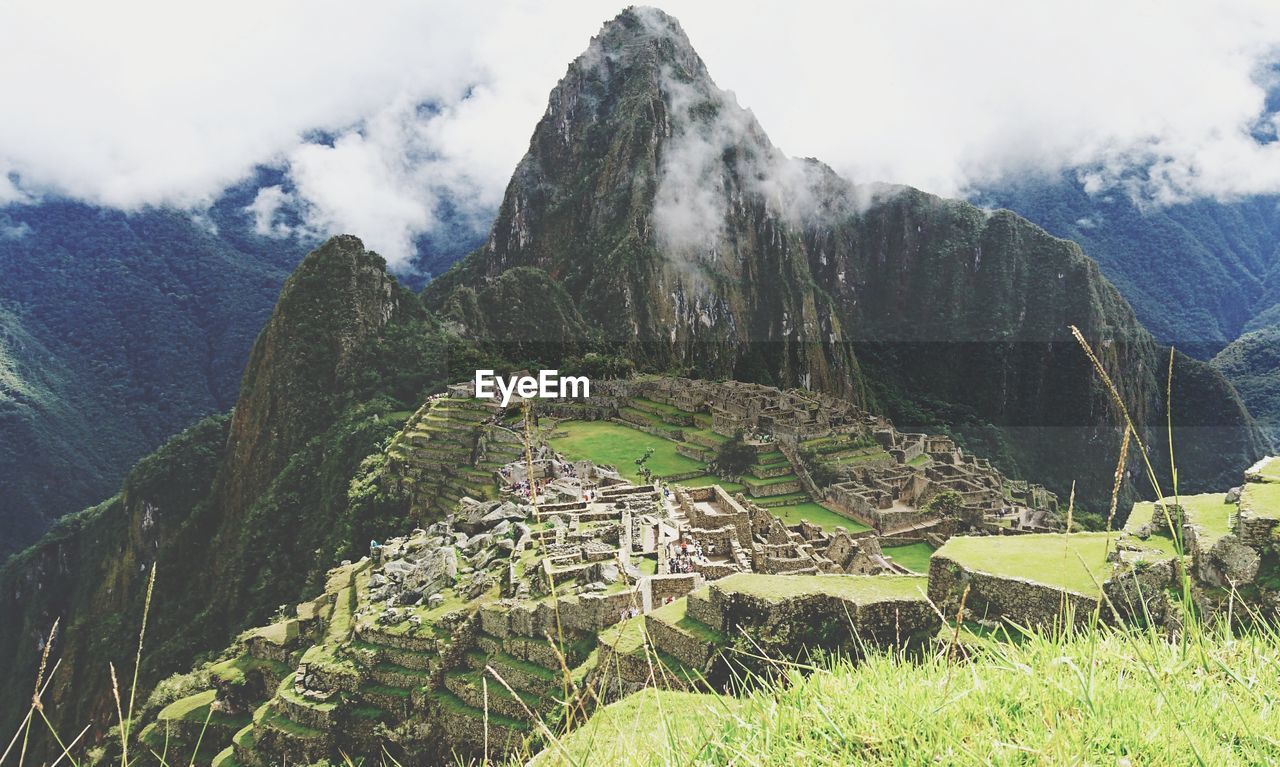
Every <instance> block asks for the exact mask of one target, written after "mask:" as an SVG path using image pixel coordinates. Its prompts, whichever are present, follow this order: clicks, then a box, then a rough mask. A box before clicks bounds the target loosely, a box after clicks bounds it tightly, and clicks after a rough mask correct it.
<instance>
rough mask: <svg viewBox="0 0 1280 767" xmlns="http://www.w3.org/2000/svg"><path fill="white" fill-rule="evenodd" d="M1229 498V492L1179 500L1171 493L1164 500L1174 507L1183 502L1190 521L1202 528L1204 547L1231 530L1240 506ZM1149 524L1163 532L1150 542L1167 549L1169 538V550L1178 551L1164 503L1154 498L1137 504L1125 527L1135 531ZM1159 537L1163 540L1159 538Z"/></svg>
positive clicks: (1202, 544) (1192, 496)
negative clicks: (1170, 530) (1156, 501)
mask: <svg viewBox="0 0 1280 767" xmlns="http://www.w3.org/2000/svg"><path fill="white" fill-rule="evenodd" d="M1226 501H1227V496H1226V494H1225V493H1204V494H1202V495H1183V496H1179V497H1178V498H1176V499H1175V498H1173V497H1172V496H1170V497H1168V498H1165V499H1164V503H1167V504H1169V505H1170V508H1172V505H1173V504H1175V503H1178V504H1181V505H1182V508H1183V510H1184V511H1185V512H1186V515H1187V522H1188V523H1190V524H1192V525H1195V526H1197V527H1198V528H1200V536H1201V537H1200V542H1201V546H1202V547H1204V548H1208V547H1210V546H1212V545H1213V542H1214V541H1216V540H1217V539H1219V538H1221V537H1222V536H1224V535H1226V534H1227V533H1229V532H1231V517H1232V515H1233V514H1235V511H1236V507H1235V504H1230V503H1227V502H1226ZM1145 524H1151V525H1152V527H1153V528H1155V529H1156V530H1158V531H1159V534H1158V535H1153V536H1151V538H1150V539H1148V541H1147V542H1148V543H1149V544H1150V545H1153V546H1155V547H1157V548H1161V549H1164V548H1165V542H1166V541H1167V544H1168V545H1167V548H1168V550H1169V553H1174V549H1173V536H1172V535H1171V534H1169V529H1168V528H1169V523H1168V520H1166V519H1165V510H1164V508H1162V507H1161V506H1160V504H1157V503H1154V502H1151V501H1146V502H1143V503H1136V504H1134V506H1133V512H1132V513H1131V514H1130V515H1129V521H1128V522H1126V523H1125V530H1127V531H1130V532H1133V531H1134V530H1137V529H1138V528H1139V527H1141V526H1142V525H1145ZM1157 538H1159V539H1161V540H1159V541H1157V540H1155V539H1157Z"/></svg>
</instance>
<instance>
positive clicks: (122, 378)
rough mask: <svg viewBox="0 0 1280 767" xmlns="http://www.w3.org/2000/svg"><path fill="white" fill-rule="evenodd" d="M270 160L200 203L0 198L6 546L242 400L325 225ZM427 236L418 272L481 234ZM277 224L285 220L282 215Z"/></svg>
mask: <svg viewBox="0 0 1280 767" xmlns="http://www.w3.org/2000/svg"><path fill="white" fill-rule="evenodd" d="M263 189H275V190H283V191H282V193H283V194H287V193H288V192H287V190H288V189H289V185H288V181H287V179H284V178H283V177H282V176H281V174H279V173H278V172H273V171H271V170H269V169H260V170H259V171H258V172H257V173H256V174H255V175H254V177H253V178H251V179H248V180H246V181H245V182H244V183H242V184H240V185H237V186H236V187H233V188H231V189H229V190H227V191H226V192H224V193H223V194H222V195H221V196H220V197H219V198H218V200H217V201H216V202H215V203H214V204H212V205H210V206H208V207H207V208H205V209H204V210H203V211H201V212H199V213H198V214H197V213H192V212H191V211H181V210H171V209H164V208H148V209H144V210H140V211H137V212H133V213H126V212H122V211H118V210H113V209H110V208H102V207H96V206H91V205H86V204H84V203H79V202H72V201H67V200H57V199H52V200H46V201H43V202H39V203H34V204H16V205H9V206H7V207H3V208H0V273H3V274H4V279H3V280H0V559H2V558H4V557H6V556H8V555H9V554H11V553H13V552H14V551H17V550H19V549H21V548H23V547H24V546H26V545H27V544H29V543H31V542H33V541H35V539H36V538H37V537H39V535H40V534H41V533H43V532H44V531H45V530H46V529H47V527H48V525H49V524H50V523H51V522H52V521H53V520H55V519H57V518H58V517H60V516H62V515H63V514H66V513H69V512H72V511H77V510H79V509H82V508H85V507H86V506H89V505H92V504H95V503H97V502H99V501H101V500H102V499H103V498H105V497H107V496H109V495H111V494H112V493H113V492H114V490H115V489H116V488H117V487H118V486H119V483H120V481H121V479H122V478H123V476H124V473H125V472H126V471H127V470H128V468H129V467H130V466H131V465H133V464H134V463H135V462H136V461H137V460H138V459H139V458H141V457H142V456H144V455H146V454H147V453H149V452H150V451H152V450H154V449H155V448H156V447H158V446H159V445H160V444H161V443H162V442H164V441H165V440H166V439H168V438H169V437H171V436H173V435H174V434H177V433H178V432H179V431H181V430H182V429H184V428H186V427H187V426H189V425H191V424H192V423H193V422H194V421H196V420H199V419H200V418H203V417H205V416H207V415H210V414H213V413H221V412H224V411H226V410H227V409H228V408H230V407H231V406H232V405H233V404H234V403H235V400H236V395H237V390H238V386H239V382H240V376H241V373H242V372H243V370H244V365H245V362H246V360H247V358H248V353H249V348H250V346H251V345H252V343H253V340H254V338H255V337H256V336H257V334H258V332H259V330H260V329H261V327H262V324H263V323H264V322H265V320H266V318H267V317H268V316H269V314H270V311H271V307H272V305H273V304H274V303H275V300H276V297H277V295H278V294H279V291H280V286H281V284H282V283H283V282H284V280H285V277H287V276H288V274H289V272H290V271H292V269H293V268H294V267H295V266H296V265H297V263H298V262H299V261H300V260H301V258H302V256H303V255H304V254H305V252H306V251H307V250H308V249H310V248H312V247H314V246H315V245H317V244H318V243H319V241H320V239H321V237H322V236H323V234H324V233H323V232H320V231H313V230H311V229H309V228H308V227H307V224H306V218H305V212H304V211H301V210H298V209H297V208H296V206H294V207H290V205H289V204H287V203H284V204H280V205H276V206H275V207H274V208H273V209H272V211H271V217H270V218H271V222H270V225H268V226H264V225H263V222H262V221H261V220H260V216H259V215H257V214H258V213H259V212H260V211H259V210H257V209H255V207H254V205H255V202H257V201H258V200H260V199H261V195H262V190H263ZM440 220H441V221H442V222H443V223H442V225H441V226H440V227H438V228H437V229H435V230H434V231H433V232H431V233H428V234H423V235H420V236H418V237H416V238H415V247H416V256H415V257H414V259H413V261H412V262H411V263H410V264H409V265H408V266H407V268H406V270H405V271H404V272H402V275H403V277H404V278H405V281H406V283H408V284H409V285H411V286H416V287H421V286H422V285H423V284H424V283H425V282H426V281H427V280H429V279H430V277H431V274H432V273H439V272H442V271H444V270H445V269H446V268H448V266H449V264H451V263H452V262H453V260H455V259H456V258H457V257H458V255H459V254H461V253H463V252H465V251H466V250H468V249H470V248H471V247H473V246H474V245H475V244H476V242H477V240H478V235H477V234H476V233H475V230H474V225H473V223H472V222H471V221H470V220H468V219H466V218H465V217H463V216H461V215H455V214H454V213H453V212H452V211H451V209H449V208H448V207H447V206H446V207H445V208H444V209H442V210H441V219H440ZM273 227H274V228H273Z"/></svg>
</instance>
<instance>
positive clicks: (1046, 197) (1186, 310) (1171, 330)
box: [974, 175, 1280, 359]
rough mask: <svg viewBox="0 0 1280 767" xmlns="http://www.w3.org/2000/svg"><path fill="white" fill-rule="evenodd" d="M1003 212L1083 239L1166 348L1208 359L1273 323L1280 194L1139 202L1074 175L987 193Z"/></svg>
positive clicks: (1278, 288)
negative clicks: (1088, 185) (1089, 186)
mask: <svg viewBox="0 0 1280 767" xmlns="http://www.w3.org/2000/svg"><path fill="white" fill-rule="evenodd" d="M974 202H975V203H977V204H980V205H983V206H987V207H1004V208H1009V209H1010V210H1013V211H1014V212H1016V213H1018V214H1019V215H1023V216H1026V217H1027V218H1028V219H1029V220H1031V221H1034V222H1035V223H1037V224H1039V225H1040V226H1043V227H1044V228H1045V229H1046V230H1048V231H1049V232H1051V233H1053V234H1055V235H1057V236H1059V237H1065V238H1067V239H1071V240H1074V241H1076V242H1078V243H1080V245H1081V246H1082V247H1083V248H1084V250H1085V252H1086V253H1088V254H1089V256H1090V257H1091V258H1093V259H1094V260H1096V261H1097V262H1098V265H1099V266H1100V267H1101V268H1102V272H1103V274H1105V275H1106V276H1107V278H1108V279H1109V280H1111V281H1112V282H1114V283H1115V285H1116V287H1117V288H1119V290H1120V292H1121V293H1122V294H1124V296H1125V299H1126V300H1128V302H1129V303H1130V304H1131V305H1132V306H1133V309H1134V312H1135V313H1136V314H1137V316H1138V319H1139V320H1141V321H1142V323H1143V325H1145V326H1146V327H1147V328H1148V329H1150V330H1151V332H1152V333H1153V334H1154V335H1155V336H1156V338H1157V339H1159V340H1160V341H1161V342H1163V343H1170V344H1174V345H1175V346H1177V347H1178V348H1179V349H1181V350H1182V351H1185V352H1187V353H1188V354H1191V355H1192V356H1196V357H1200V358H1202V359H1208V358H1209V357H1212V356H1213V355H1214V354H1216V353H1217V352H1218V351H1219V350H1221V349H1222V347H1224V346H1225V345H1227V344H1228V343H1230V342H1231V341H1233V340H1235V339H1236V338H1238V337H1239V336H1240V335H1241V334H1242V333H1244V332H1246V331H1248V330H1253V329H1256V328H1258V327H1262V326H1265V325H1269V324H1274V322H1275V318H1276V312H1277V311H1278V310H1277V308H1276V302H1277V298H1280V285H1277V284H1276V281H1277V280H1278V279H1280V271H1277V265H1280V245H1278V244H1277V243H1280V197H1276V196H1271V195H1266V196H1255V197H1247V198H1244V199H1241V200H1238V201H1235V202H1230V201H1228V202H1220V201H1217V200H1213V199H1200V200H1193V201H1188V202H1183V203H1178V204H1172V205H1156V204H1139V203H1138V202H1137V201H1135V200H1134V198H1133V197H1131V196H1130V195H1129V194H1127V193H1126V191H1125V190H1124V189H1120V188H1114V189H1110V190H1106V189H1104V190H1095V191H1092V192H1090V191H1086V189H1085V186H1084V184H1083V183H1082V182H1080V181H1079V180H1077V179H1076V178H1075V177H1074V175H1071V176H1064V177H1062V178H1060V179H1057V180H1051V181H1039V180H1035V179H1032V180H1029V181H1026V182H1023V183H1016V184H1009V185H1006V186H1004V187H1001V188H997V189H991V190H984V191H983V192H982V193H979V194H977V195H976V196H975V197H974Z"/></svg>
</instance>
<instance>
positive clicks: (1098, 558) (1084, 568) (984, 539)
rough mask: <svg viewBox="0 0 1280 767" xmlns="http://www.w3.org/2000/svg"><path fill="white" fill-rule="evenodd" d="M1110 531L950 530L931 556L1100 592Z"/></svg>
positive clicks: (1075, 589) (1108, 569) (968, 566)
mask: <svg viewBox="0 0 1280 767" xmlns="http://www.w3.org/2000/svg"><path fill="white" fill-rule="evenodd" d="M1116 537H1118V534H1115V533H1111V534H1108V533H1071V534H1064V533H1043V534H1036V535H1008V536H1006V535H989V536H963V535H961V536H956V537H954V538H952V539H951V540H949V541H947V542H946V544H945V545H944V546H943V547H942V548H940V549H938V551H937V556H939V557H943V558H945V559H950V560H951V561H953V562H955V563H957V564H959V565H960V566H961V567H964V568H965V569H967V570H973V571H977V572H983V573H989V574H991V575H1001V576H1005V577H1009V578H1022V579H1025V580H1029V581H1035V582H1037V583H1043V584H1044V585H1046V586H1050V587H1052V588H1060V589H1064V590H1067V591H1073V592H1076V593H1079V594H1085V595H1088V596H1094V597H1096V596H1098V595H1100V594H1101V592H1102V589H1101V586H1102V582H1103V581H1104V580H1106V579H1107V577H1108V576H1109V575H1110V573H1111V564H1110V563H1109V562H1107V551H1108V550H1109V545H1108V540H1110V541H1111V543H1114V539H1115V538H1116Z"/></svg>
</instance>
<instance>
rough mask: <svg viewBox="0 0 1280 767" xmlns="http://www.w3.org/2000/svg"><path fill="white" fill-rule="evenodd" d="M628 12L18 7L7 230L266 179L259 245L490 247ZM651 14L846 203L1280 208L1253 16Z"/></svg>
mask: <svg viewBox="0 0 1280 767" xmlns="http://www.w3.org/2000/svg"><path fill="white" fill-rule="evenodd" d="M621 7H622V4H621V3H615V4H601V3H599V2H590V1H589V0H557V1H556V2H551V1H550V0H547V1H545V2H533V1H532V0H510V1H509V2H502V3H466V2H461V1H460V0H453V1H449V0H442V1H440V2H432V3H420V2H414V1H413V0H388V1H387V2H378V3H372V4H349V3H338V2H329V1H323V0H322V1H319V2H306V1H304V0H282V1H281V2H276V3H265V4H264V3H251V2H246V1H245V0H229V2H224V3H215V4H205V5H191V4H184V3H165V2H160V1H159V0H134V1H132V2H129V3H126V4H123V5H122V4H102V3H91V2H72V3H45V2H39V0H14V1H13V2H9V3H5V4H3V5H0V71H3V72H6V73H7V74H6V76H5V89H4V98H5V107H6V109H5V112H6V114H5V119H4V120H0V205H4V204H10V203H14V202H22V201H24V200H26V199H30V198H31V197H32V196H40V195H65V196H70V197H75V198H79V199H83V200H86V201H90V202H94V203H98V204H103V205H108V206H114V207H119V208H124V209H132V208H137V207H140V206H144V205H149V204H161V205H172V206H177V207H183V208H191V209H199V208H200V207H201V206H203V205H207V204H208V202H209V201H210V200H212V199H214V198H216V196H217V195H218V194H219V193H220V191H221V190H223V189H224V188H226V187H227V186H229V185H231V184H233V183H236V182H237V181H240V180H243V179H244V178H246V177H248V175H249V174H250V173H251V172H252V170H253V168H254V167H255V166H256V165H263V164H265V165H273V166H277V167H281V168H283V169H284V171H285V178H286V179H287V182H288V183H287V184H286V185H285V186H284V187H282V188H281V189H279V190H278V191H277V192H269V191H264V192H263V193H262V194H260V196H259V198H258V200H257V201H255V203H254V206H252V210H251V211H249V212H248V213H246V215H252V216H253V217H254V219H253V220H254V221H255V223H258V224H261V225H262V226H264V227H265V230H264V231H268V232H272V233H273V234H276V235H277V236H282V235H286V234H292V233H296V231H297V229H296V227H297V226H299V224H298V223H297V222H296V221H294V222H293V223H287V222H286V221H285V218H284V217H283V216H277V214H278V213H280V212H281V211H282V210H283V209H284V208H285V207H288V208H290V209H293V210H297V211H299V212H300V213H299V215H300V216H301V224H300V226H302V227H304V228H305V229H306V230H307V231H314V232H317V233H321V234H327V233H331V232H335V231H350V232H351V233H354V234H358V235H360V236H362V237H364V238H365V239H366V240H367V241H368V242H369V244H370V245H371V246H373V247H375V248H377V249H379V250H380V251H382V252H384V254H385V255H387V256H388V257H389V258H390V259H391V260H392V262H393V263H395V264H403V263H404V262H405V260H406V259H407V258H408V255H409V253H410V252H411V250H412V247H413V244H412V243H413V241H414V238H415V237H416V236H418V235H420V234H422V233H424V232H430V231H432V228H433V227H435V226H437V225H438V224H439V210H438V208H437V204H438V202H439V201H440V200H442V199H448V200H449V201H450V202H451V203H453V204H455V205H456V206H457V207H458V208H459V210H460V211H461V213H462V215H464V216H467V217H470V218H471V219H473V220H474V221H475V222H476V226H477V227H478V228H483V226H484V225H485V221H486V219H487V217H488V215H489V214H490V213H491V212H492V211H493V209H494V208H495V207H496V206H497V204H498V201H499V200H500V199H501V194H502V191H503V188H504V186H505V184H506V182H507V179H508V177H509V175H510V173H511V171H512V169H513V168H514V167H515V164H516V162H517V161H518V160H519V157H520V156H521V155H522V154H523V152H524V150H525V149H526V147H527V145H528V139H529V135H530V133H531V131H532V129H533V126H534V124H535V122H536V121H537V119H538V118H539V117H540V116H541V114H542V112H543V110H544V108H545V100H546V96H547V93H548V92H549V91H550V89H551V88H552V87H553V86H554V84H555V82H556V80H557V79H558V78H559V77H560V76H561V75H562V74H563V73H564V71H565V67H566V65H567V64H568V62H569V61H570V60H572V59H573V58H574V57H575V56H577V55H578V54H579V53H580V52H581V51H582V50H583V49H584V48H586V45H587V41H588V39H589V38H590V37H591V35H593V34H595V32H596V31H597V30H598V29H599V26H600V24H601V23H602V22H603V21H604V20H605V19H607V18H609V17H611V16H612V15H613V14H614V13H616V12H617V11H618V10H619V9H620V8H621ZM662 7H663V8H664V9H665V10H667V11H668V12H670V13H671V14H673V15H675V16H676V17H677V18H679V19H680V22H681V24H682V26H683V27H684V29H685V30H686V31H687V32H688V34H689V36H690V38H691V40H692V42H693V44H694V46H695V47H696V48H697V49H698V51H699V52H700V53H701V54H702V56H703V58H704V59H705V60H706V62H707V65H708V68H709V70H710V72H711V74H712V76H713V77H714V78H715V79H716V80H717V82H718V83H719V84H720V85H721V86H722V87H726V88H732V89H733V90H734V91H735V93H736V94H737V98H738V100H739V101H740V102H741V103H742V104H743V105H744V106H745V107H748V108H749V109H750V110H751V111H752V113H753V114H754V115H755V117H756V118H758V120H759V122H760V124H761V125H762V126H763V127H764V129H765V130H766V131H768V133H769V135H770V137H771V138H772V139H773V141H774V143H775V144H777V145H778V146H779V147H780V148H781V149H782V150H784V151H785V152H787V153H788V154H790V155H792V156H813V157H817V158H820V159H822V160H823V161H825V162H827V163H829V164H831V165H832V166H833V167H834V168H835V169H836V170H837V171H839V172H840V173H842V174H844V175H846V176H847V177H849V178H852V179H854V180H856V181H859V182H867V181H873V180H878V181H887V182H894V183H906V184H912V185H915V186H919V187H922V188H924V189H927V190H929V191H934V192H938V193H942V194H963V193H965V192H966V191H967V190H970V189H973V188H977V187H981V186H983V185H986V184H991V183H995V182H998V181H1000V180H1002V179H1006V178H1009V177H1011V176H1015V175H1024V174H1026V173H1056V172H1059V171H1062V170H1064V169H1074V170H1075V171H1076V172H1077V173H1078V174H1079V175H1080V177H1081V179H1082V180H1083V181H1085V183H1086V184H1087V185H1088V186H1089V187H1090V188H1094V189H1111V188H1119V189H1123V190H1124V191H1125V192H1127V193H1129V194H1131V195H1134V196H1137V197H1140V198H1142V199H1145V200H1149V201H1152V202H1156V203H1167V202H1173V201H1177V200H1180V199H1186V198H1188V197H1194V196H1217V197H1222V198H1231V197H1234V196H1239V195H1245V194H1252V193H1260V192H1280V142H1274V141H1270V138H1269V137H1274V135H1275V133H1276V128H1277V124H1276V120H1275V118H1274V117H1273V116H1270V115H1269V114H1268V113H1267V112H1266V110H1265V98H1266V91H1265V87H1266V86H1267V85H1272V86H1274V82H1272V81H1273V80H1274V79H1275V77H1276V75H1275V69H1274V65H1275V63H1276V61H1277V60H1278V59H1280V55H1278V46H1277V43H1280V4H1276V3H1274V2H1270V1H1267V2H1260V1H1259V2H1255V1H1254V0H1232V1H1231V2H1226V3H1214V4H1204V3H1198V2H1190V1H1183V2H1170V3H1164V4H1161V6H1160V8H1159V12H1158V13H1157V12H1155V11H1153V9H1152V6H1150V4H1148V3H1145V2H1136V1H1133V2H1102V1H1101V0H1085V1H1084V2H1066V1H1065V0H1062V1H1058V2H1051V3H1021V4H1009V3H1004V2H995V1H994V0H988V1H986V2H977V3H976V4H974V3H967V4H947V3H925V2H920V1H919V0H906V1H904V2H897V3H880V2H872V1H871V0H863V1H861V2H851V3H844V4H833V3H829V2H812V3H806V2H803V0H792V1H790V2H787V3H766V2H758V1H757V2H751V1H749V0H748V1H746V2H742V1H739V2H733V3H729V2H708V0H673V2H670V3H665V4H663V6H662ZM422 105H431V108H430V109H423V108H422ZM317 135H323V136H324V138H323V139H317V138H316V136H317ZM1268 142H1269V143H1268ZM263 195H265V196H263ZM273 195H274V196H273ZM272 206H274V207H272ZM263 216H265V218H263ZM264 222H265V223H264ZM279 227H285V228H284V229H281V228H279Z"/></svg>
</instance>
